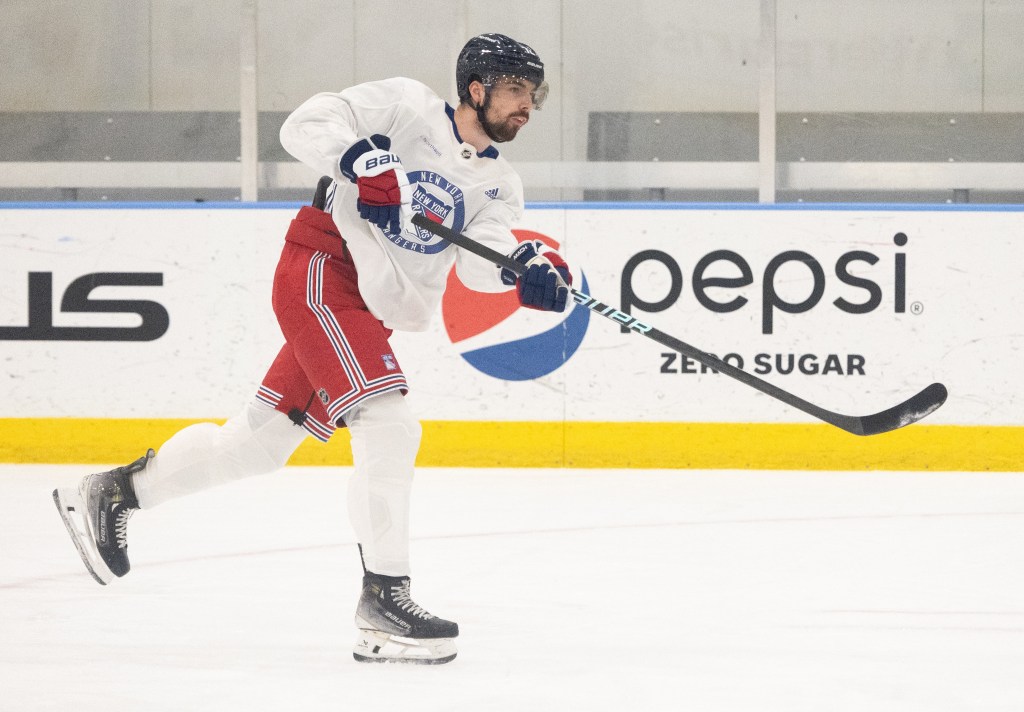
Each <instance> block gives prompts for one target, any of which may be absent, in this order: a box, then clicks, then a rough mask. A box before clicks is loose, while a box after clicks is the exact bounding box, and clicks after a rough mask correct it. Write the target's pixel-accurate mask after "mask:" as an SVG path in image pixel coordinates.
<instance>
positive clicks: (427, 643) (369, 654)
mask: <svg viewBox="0 0 1024 712" xmlns="http://www.w3.org/2000/svg"><path fill="white" fill-rule="evenodd" d="M457 654H458V651H457V650H456V648H455V642H454V641H453V640H452V639H451V638H403V637H400V636H397V635H388V634H387V633H384V632H382V631H379V630H370V629H362V628H361V629H360V630H359V634H358V635H357V636H356V644H355V648H354V649H353V651H352V657H353V658H355V659H356V660H357V661H359V662H361V663H402V664H406V665H410V664H411V665H444V664H445V663H450V662H451V661H452V660H454V659H455V656H456V655H457Z"/></svg>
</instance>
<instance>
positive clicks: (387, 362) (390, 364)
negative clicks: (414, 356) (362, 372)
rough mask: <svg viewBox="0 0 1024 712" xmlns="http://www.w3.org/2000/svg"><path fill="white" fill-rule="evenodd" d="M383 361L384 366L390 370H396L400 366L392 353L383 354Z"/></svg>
mask: <svg viewBox="0 0 1024 712" xmlns="http://www.w3.org/2000/svg"><path fill="white" fill-rule="evenodd" d="M380 359H381V361H383V362H384V368H386V369H387V370H389V371H394V370H395V369H397V368H398V364H397V363H395V357H394V355H392V354H382V355H381V357H380Z"/></svg>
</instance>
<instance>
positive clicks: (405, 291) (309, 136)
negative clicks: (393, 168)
mask: <svg viewBox="0 0 1024 712" xmlns="http://www.w3.org/2000/svg"><path fill="white" fill-rule="evenodd" d="M373 134H383V135H385V136H387V137H388V138H390V139H391V149H390V152H391V153H394V154H396V155H397V156H398V157H399V158H400V159H401V160H402V165H403V167H404V168H405V171H406V173H407V174H408V176H409V183H410V184H411V186H412V203H413V210H414V211H415V212H417V213H422V214H425V215H428V216H430V217H433V218H434V219H436V220H439V221H440V222H442V223H443V224H444V225H446V226H447V227H449V228H451V229H453V230H455V231H457V232H462V233H464V234H466V235H468V236H469V237H472V238H473V239H474V240H477V241H478V242H481V243H483V244H485V245H487V246H489V247H491V248H493V249H495V250H497V251H498V252H501V253H502V254H508V253H509V252H511V251H512V250H513V249H514V248H515V245H516V242H517V241H516V238H515V236H514V235H513V234H512V232H511V226H512V225H513V224H514V223H515V222H516V221H517V220H519V219H520V217H521V216H522V214H523V184H522V181H521V180H520V178H519V176H518V175H517V174H516V173H515V171H514V170H513V169H512V167H511V166H510V165H509V163H508V161H506V160H505V159H504V158H502V157H501V156H499V155H498V151H497V150H496V149H495V148H494V147H493V146H491V147H489V148H488V149H487V150H485V151H484V152H482V153H477V151H476V149H475V148H473V147H472V146H471V145H469V144H468V143H465V142H464V141H462V139H461V138H460V137H459V135H458V131H457V129H456V127H455V120H454V109H452V107H450V106H449V105H448V104H447V103H445V102H444V101H443V100H442V99H441V98H440V97H438V96H437V94H435V93H434V92H433V91H431V90H430V89H429V88H428V87H426V86H425V85H423V84H421V83H420V82H417V81H414V80H412V79H405V78H395V79H386V80H383V81H377V82H369V83H366V84H360V85H358V86H354V87H351V88H349V89H346V90H345V91H343V92H341V93H323V94H317V95H316V96H314V97H312V98H311V99H309V100H308V101H306V102H305V103H304V104H302V106H300V107H299V108H298V109H296V110H295V111H294V112H293V113H292V114H291V115H290V116H289V117H288V119H287V120H286V121H285V123H284V125H283V126H282V127H281V144H282V145H283V146H284V148H285V149H286V150H287V151H288V152H289V153H290V154H292V155H293V156H295V157H296V158H297V159H299V160H300V161H302V162H303V163H305V164H306V165H308V166H310V167H312V168H313V169H315V170H316V171H318V172H319V173H321V174H323V175H329V176H332V177H333V178H334V180H335V186H332V190H333V191H334V192H333V196H332V197H333V204H332V206H330V209H331V211H332V214H333V216H334V222H335V223H336V224H337V225H338V228H339V231H340V232H341V235H342V237H343V238H344V239H345V242H346V243H347V245H348V249H349V251H350V252H351V254H352V259H353V260H354V262H355V265H356V270H357V271H358V273H359V291H360V294H361V295H362V297H363V300H364V301H365V302H366V305H367V307H369V309H370V312H371V313H372V314H373V315H374V316H376V317H377V318H378V319H380V320H381V321H382V322H384V325H385V326H387V327H388V328H391V329H400V330H404V331H423V330H424V329H426V328H427V326H428V325H429V323H430V319H431V317H432V315H433V314H434V313H435V312H436V310H437V306H438V304H439V303H440V300H441V296H442V294H443V292H444V288H445V284H446V283H447V279H448V273H449V271H450V270H451V266H452V264H455V265H456V270H457V273H458V275H459V278H460V279H461V280H462V282H463V283H464V284H465V285H466V286H467V287H469V288H470V289H474V290H476V291H480V292H502V291H507V290H508V289H509V287H508V286H507V285H505V284H503V283H502V282H501V280H500V279H499V274H500V271H499V269H498V268H496V267H495V266H494V265H493V264H491V263H490V262H488V261H487V260H484V259H482V258H481V257H479V256H477V255H473V254H471V253H468V252H465V251H464V250H462V249H460V248H457V247H455V246H454V245H451V244H450V243H448V242H445V241H444V240H442V239H441V238H439V237H435V236H434V235H433V234H431V233H429V232H427V231H425V230H422V229H420V228H417V227H416V226H415V225H412V224H408V225H405V226H404V230H403V231H402V232H401V233H400V234H393V233H390V232H385V231H383V230H381V229H380V228H378V227H377V226H376V225H373V224H372V223H370V222H368V221H366V220H364V219H362V218H361V217H359V211H358V210H357V208H356V198H357V197H358V194H359V190H358V188H357V187H356V185H355V184H354V183H352V182H351V181H349V180H348V179H347V178H345V177H344V176H342V174H341V168H340V165H339V159H340V158H341V156H342V154H343V153H345V151H346V150H348V148H349V147H350V146H352V145H353V144H354V143H355V142H356V141H358V140H359V139H361V138H367V137H369V136H371V135H373Z"/></svg>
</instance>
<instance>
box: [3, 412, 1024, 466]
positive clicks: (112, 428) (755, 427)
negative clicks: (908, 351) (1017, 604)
mask: <svg viewBox="0 0 1024 712" xmlns="http://www.w3.org/2000/svg"><path fill="white" fill-rule="evenodd" d="M195 422H201V421H197V420H187V419H91V418H0V462H15V463H18V462H24V463H54V464H65V463H81V464H122V463H127V462H130V461H132V460H134V459H136V458H137V457H139V456H140V455H141V454H142V453H143V452H145V450H146V448H148V447H152V448H155V449H159V447H160V445H161V444H162V443H163V442H165V441H166V440H167V439H168V438H170V436H171V435H173V434H174V433H175V432H177V431H178V430H180V429H182V428H184V427H186V426H187V425H190V424H192V423H195ZM212 422H221V421H212ZM289 464H291V465H342V466H345V465H351V464H352V455H351V452H350V450H349V440H348V431H347V430H344V429H342V430H339V431H338V432H337V433H335V435H334V437H333V438H332V439H331V442H330V443H328V444H326V445H325V444H323V443H321V442H319V441H318V440H314V439H313V438H308V439H307V440H306V442H304V443H303V444H302V446H301V447H300V448H299V449H298V450H297V451H296V452H295V454H294V455H293V456H292V459H291V460H290V461H289ZM417 464H418V465H419V466H421V467H579V468H591V467H598V468H668V469H674V468H678V469H702V470H705V469H707V470H711V469H730V470H731V469H752V470H944V471H989V470H990V471H1002V472H1020V471H1024V427H1016V426H960V425H921V424H918V425H912V426H910V427H908V428H903V429H901V430H897V431H895V432H892V433H886V434H883V435H873V436H870V437H857V436H855V435H850V434H848V433H845V432H843V431H841V430H838V429H836V428H833V427H832V426H829V425H819V424H812V425H796V424H776V423H590V422H568V423H561V422H558V423H543V422H475V421H424V423H423V444H422V446H421V448H420V453H419V457H418V458H417Z"/></svg>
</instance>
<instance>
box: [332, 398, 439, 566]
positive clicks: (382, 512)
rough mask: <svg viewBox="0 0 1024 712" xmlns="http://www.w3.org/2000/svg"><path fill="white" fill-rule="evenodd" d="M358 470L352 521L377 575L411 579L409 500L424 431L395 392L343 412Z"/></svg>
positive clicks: (365, 557)
mask: <svg viewBox="0 0 1024 712" xmlns="http://www.w3.org/2000/svg"><path fill="white" fill-rule="evenodd" d="M345 422H346V424H347V425H348V428H349V431H350V434H351V436H352V459H353V462H354V463H355V472H354V473H353V475H352V479H351V480H349V486H348V513H349V520H350V522H351V524H352V528H353V530H355V533H356V537H357V539H358V541H359V543H360V544H361V545H362V548H363V562H364V563H365V564H366V568H367V569H369V570H370V571H373V572H374V573H378V574H384V575H386V576H408V575H409V574H410V567H409V500H410V495H411V494H412V479H413V469H414V466H415V463H416V453H417V451H418V450H419V447H420V436H421V434H422V432H423V431H422V428H421V427H420V424H419V422H418V421H417V420H416V418H415V417H414V416H413V413H412V411H411V410H410V408H409V406H408V404H407V403H406V402H405V398H404V397H403V396H402V395H401V394H399V393H397V392H394V391H392V392H389V393H384V394H382V395H379V396H376V397H373V398H370V399H369V400H367V401H365V402H364V403H362V404H360V405H359V407H358V408H357V409H355V410H353V411H350V412H349V413H346V414H345Z"/></svg>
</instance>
